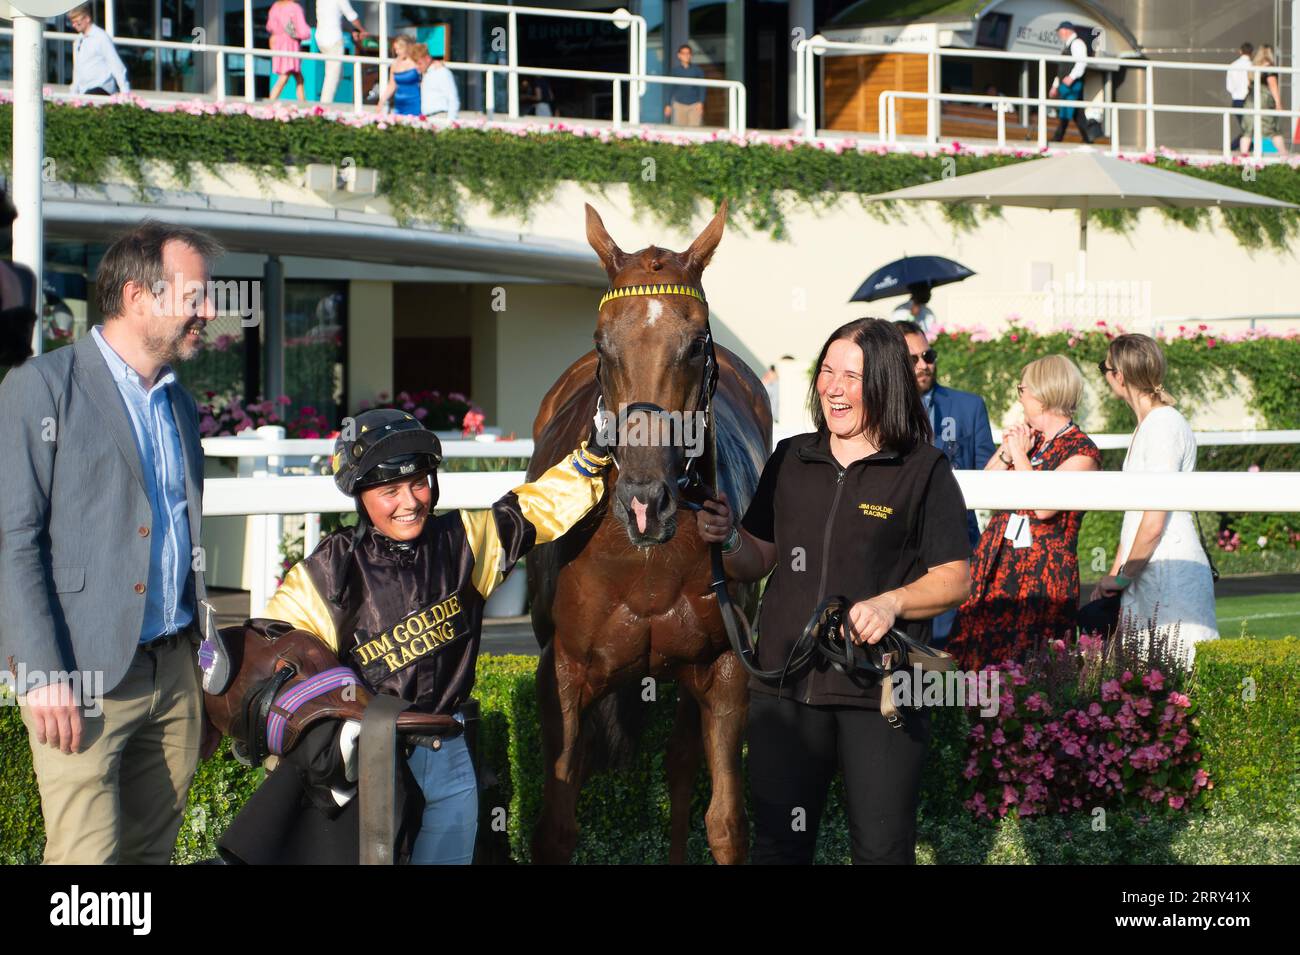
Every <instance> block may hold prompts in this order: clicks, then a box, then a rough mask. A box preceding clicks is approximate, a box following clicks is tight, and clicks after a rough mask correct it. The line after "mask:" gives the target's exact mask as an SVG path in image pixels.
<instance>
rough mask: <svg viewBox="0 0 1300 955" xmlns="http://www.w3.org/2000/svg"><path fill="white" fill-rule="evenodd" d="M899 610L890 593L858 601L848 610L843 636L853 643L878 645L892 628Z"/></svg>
mask: <svg viewBox="0 0 1300 955" xmlns="http://www.w3.org/2000/svg"><path fill="white" fill-rule="evenodd" d="M901 609H902V608H901V606H900V605H899V600H898V597H897V596H895V595H894V594H893V593H892V592H891V593H885V594H880V595H879V596H877V597H872V598H871V599H870V600H860V601H858V602H857V603H855V604H854V605H853V606H852V607H850V608H849V617H848V619H847V620H846V621H845V622H844V629H845V631H846V633H845V634H844V636H845V637H846V638H848V639H852V640H853V642H854V643H879V642H880V641H881V639H883V638H884V636H885V634H887V633H888V632H889V631H890V629H891V628H892V627H893V626H894V621H895V620H897V619H898V614H899V611H900V610H901Z"/></svg>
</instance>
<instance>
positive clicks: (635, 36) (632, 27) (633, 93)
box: [614, 8, 643, 126]
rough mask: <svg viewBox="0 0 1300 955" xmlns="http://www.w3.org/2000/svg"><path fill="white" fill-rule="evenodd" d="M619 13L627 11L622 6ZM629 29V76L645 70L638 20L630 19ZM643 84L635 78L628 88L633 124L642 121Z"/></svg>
mask: <svg viewBox="0 0 1300 955" xmlns="http://www.w3.org/2000/svg"><path fill="white" fill-rule="evenodd" d="M616 12H619V13H622V12H625V11H623V10H622V8H620V9H619V10H618V11H616ZM614 25H615V26H618V27H622V26H623V25H624V21H622V20H615V21H614ZM626 30H627V72H628V75H629V76H640V75H641V73H642V72H643V71H642V69H641V55H640V53H639V48H640V46H641V31H640V29H639V28H638V26H637V21H635V20H630V19H629V20H628V21H627V25H626ZM640 87H641V84H640V83H639V82H638V81H636V80H633V81H632V82H631V83H629V84H628V88H627V96H628V100H627V121H628V122H629V123H631V124H632V125H633V126H637V125H639V124H640V123H641V89H640Z"/></svg>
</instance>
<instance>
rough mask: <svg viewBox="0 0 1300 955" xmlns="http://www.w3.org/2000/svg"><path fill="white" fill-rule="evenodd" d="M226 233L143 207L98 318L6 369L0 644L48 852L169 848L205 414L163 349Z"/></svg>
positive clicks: (186, 751) (180, 766)
mask: <svg viewBox="0 0 1300 955" xmlns="http://www.w3.org/2000/svg"><path fill="white" fill-rule="evenodd" d="M219 253H220V248H219V246H218V245H217V244H216V243H215V242H213V241H212V240H211V239H209V238H208V237H206V236H204V235H202V234H200V233H198V232H195V231H193V230H192V229H186V228H181V227H177V226H171V225H165V224H163V223H159V222H154V221H145V222H143V223H141V224H140V225H139V226H137V227H135V228H134V229H132V230H131V231H130V232H128V233H126V234H125V235H123V236H122V237H120V238H119V239H118V240H117V241H116V242H114V243H113V245H112V246H110V247H109V249H108V251H107V252H106V253H105V255H104V258H103V261H102V262H101V264H100V267H99V271H98V274H97V276H96V289H95V292H96V298H97V301H98V305H99V309H100V312H101V313H102V314H103V315H104V324H103V325H101V326H96V327H95V328H94V329H93V330H92V331H91V333H90V334H89V335H86V336H84V337H83V338H82V339H81V340H80V341H78V342H77V343H76V344H75V345H72V346H70V347H65V348H60V349H57V350H55V351H53V352H50V353H49V354H46V355H41V356H40V357H37V358H33V359H29V360H28V361H27V362H25V363H24V364H22V365H20V366H19V367H17V368H15V369H13V370H12V371H10V372H9V374H8V375H7V376H6V377H5V379H4V381H3V383H0V447H3V448H4V449H5V453H4V454H3V455H0V487H3V488H4V492H3V494H2V495H0V607H3V608H4V612H3V613H2V614H0V652H2V653H3V659H4V660H5V661H6V662H7V663H8V665H9V668H10V671H11V672H13V673H14V675H15V677H16V678H17V683H18V689H19V694H20V697H19V703H20V706H21V711H22V716H23V721H24V723H25V724H26V726H27V732H28V737H29V743H30V744H31V749H32V763H33V766H34V768H35V770H36V778H37V783H38V784H39V786H40V793H41V810H42V813H43V815H44V818H45V833H46V843H45V861H46V862H47V863H114V862H120V863H155V864H165V863H167V862H168V861H169V860H170V858H171V855H172V849H173V846H174V845H175V842H176V834H177V832H178V831H179V829H180V825H181V817H182V813H183V810H184V808H185V799H186V793H187V791H188V789H189V786H190V781H191V779H192V778H193V776H194V771H195V769H196V767H197V765H198V760H199V756H200V748H201V746H202V747H203V748H204V749H206V750H208V751H210V750H211V749H213V748H215V744H216V742H217V739H216V738H214V736H213V733H212V732H211V731H210V730H208V731H205V726H206V720H204V718H203V702H202V699H203V698H202V694H201V691H200V675H199V671H198V665H197V660H196V654H195V648H196V645H197V643H198V640H199V634H198V627H197V624H198V621H199V619H200V611H201V603H202V602H203V601H204V599H205V597H206V593H205V591H204V587H203V578H202V573H201V572H202V562H201V560H200V559H199V555H200V550H199V528H200V519H201V516H202V493H203V449H202V446H201V444H200V443H199V432H198V409H197V406H196V405H195V402H194V399H193V398H192V397H191V396H190V395H189V394H187V393H186V392H185V390H184V389H183V388H182V387H181V386H180V384H179V383H178V382H177V381H176V376H175V373H174V372H173V370H172V368H171V363H172V362H175V361H178V360H182V359H188V358H191V357H193V356H194V354H195V353H196V352H197V351H198V349H199V348H200V346H201V344H202V338H203V331H204V327H205V325H206V323H207V322H208V321H210V320H211V319H212V317H213V315H214V311H213V307H212V302H211V301H210V296H209V295H208V294H207V289H208V277H209V269H210V265H211V262H212V260H213V259H214V258H215V257H216V256H217V255H218V254H219Z"/></svg>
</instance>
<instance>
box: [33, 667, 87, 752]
mask: <svg viewBox="0 0 1300 955" xmlns="http://www.w3.org/2000/svg"><path fill="white" fill-rule="evenodd" d="M22 702H23V705H24V706H26V707H27V708H28V710H29V712H30V713H31V716H32V729H33V730H34V731H35V732H36V742H38V743H40V744H41V745H43V746H44V745H49V746H53V747H54V748H55V749H61V750H63V752H65V753H75V752H77V751H78V750H79V749H80V748H81V731H82V729H83V727H84V726H85V723H84V721H83V720H82V716H81V707H80V706H78V705H77V702H76V701H75V700H74V699H73V698H72V689H71V687H69V686H68V684H66V683H47V684H46V685H45V686H41V687H37V688H36V689H34V690H32V691H31V692H30V693H28V694H27V695H26V697H25V698H24V699H23V701H22Z"/></svg>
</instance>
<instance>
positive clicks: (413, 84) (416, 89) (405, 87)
mask: <svg viewBox="0 0 1300 955" xmlns="http://www.w3.org/2000/svg"><path fill="white" fill-rule="evenodd" d="M413 44H414V41H413V40H411V38H410V37H407V36H396V37H393V65H392V67H391V72H390V73H389V79H388V88H387V89H385V90H384V95H383V96H381V97H379V109H380V110H381V111H384V112H387V111H388V103H389V102H390V101H391V102H392V104H393V106H392V110H391V111H392V112H394V113H401V114H402V115H405V116H419V115H420V70H419V68H418V67H417V66H416V64H415V60H413V59H412V58H411V48H412V46H413Z"/></svg>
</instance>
